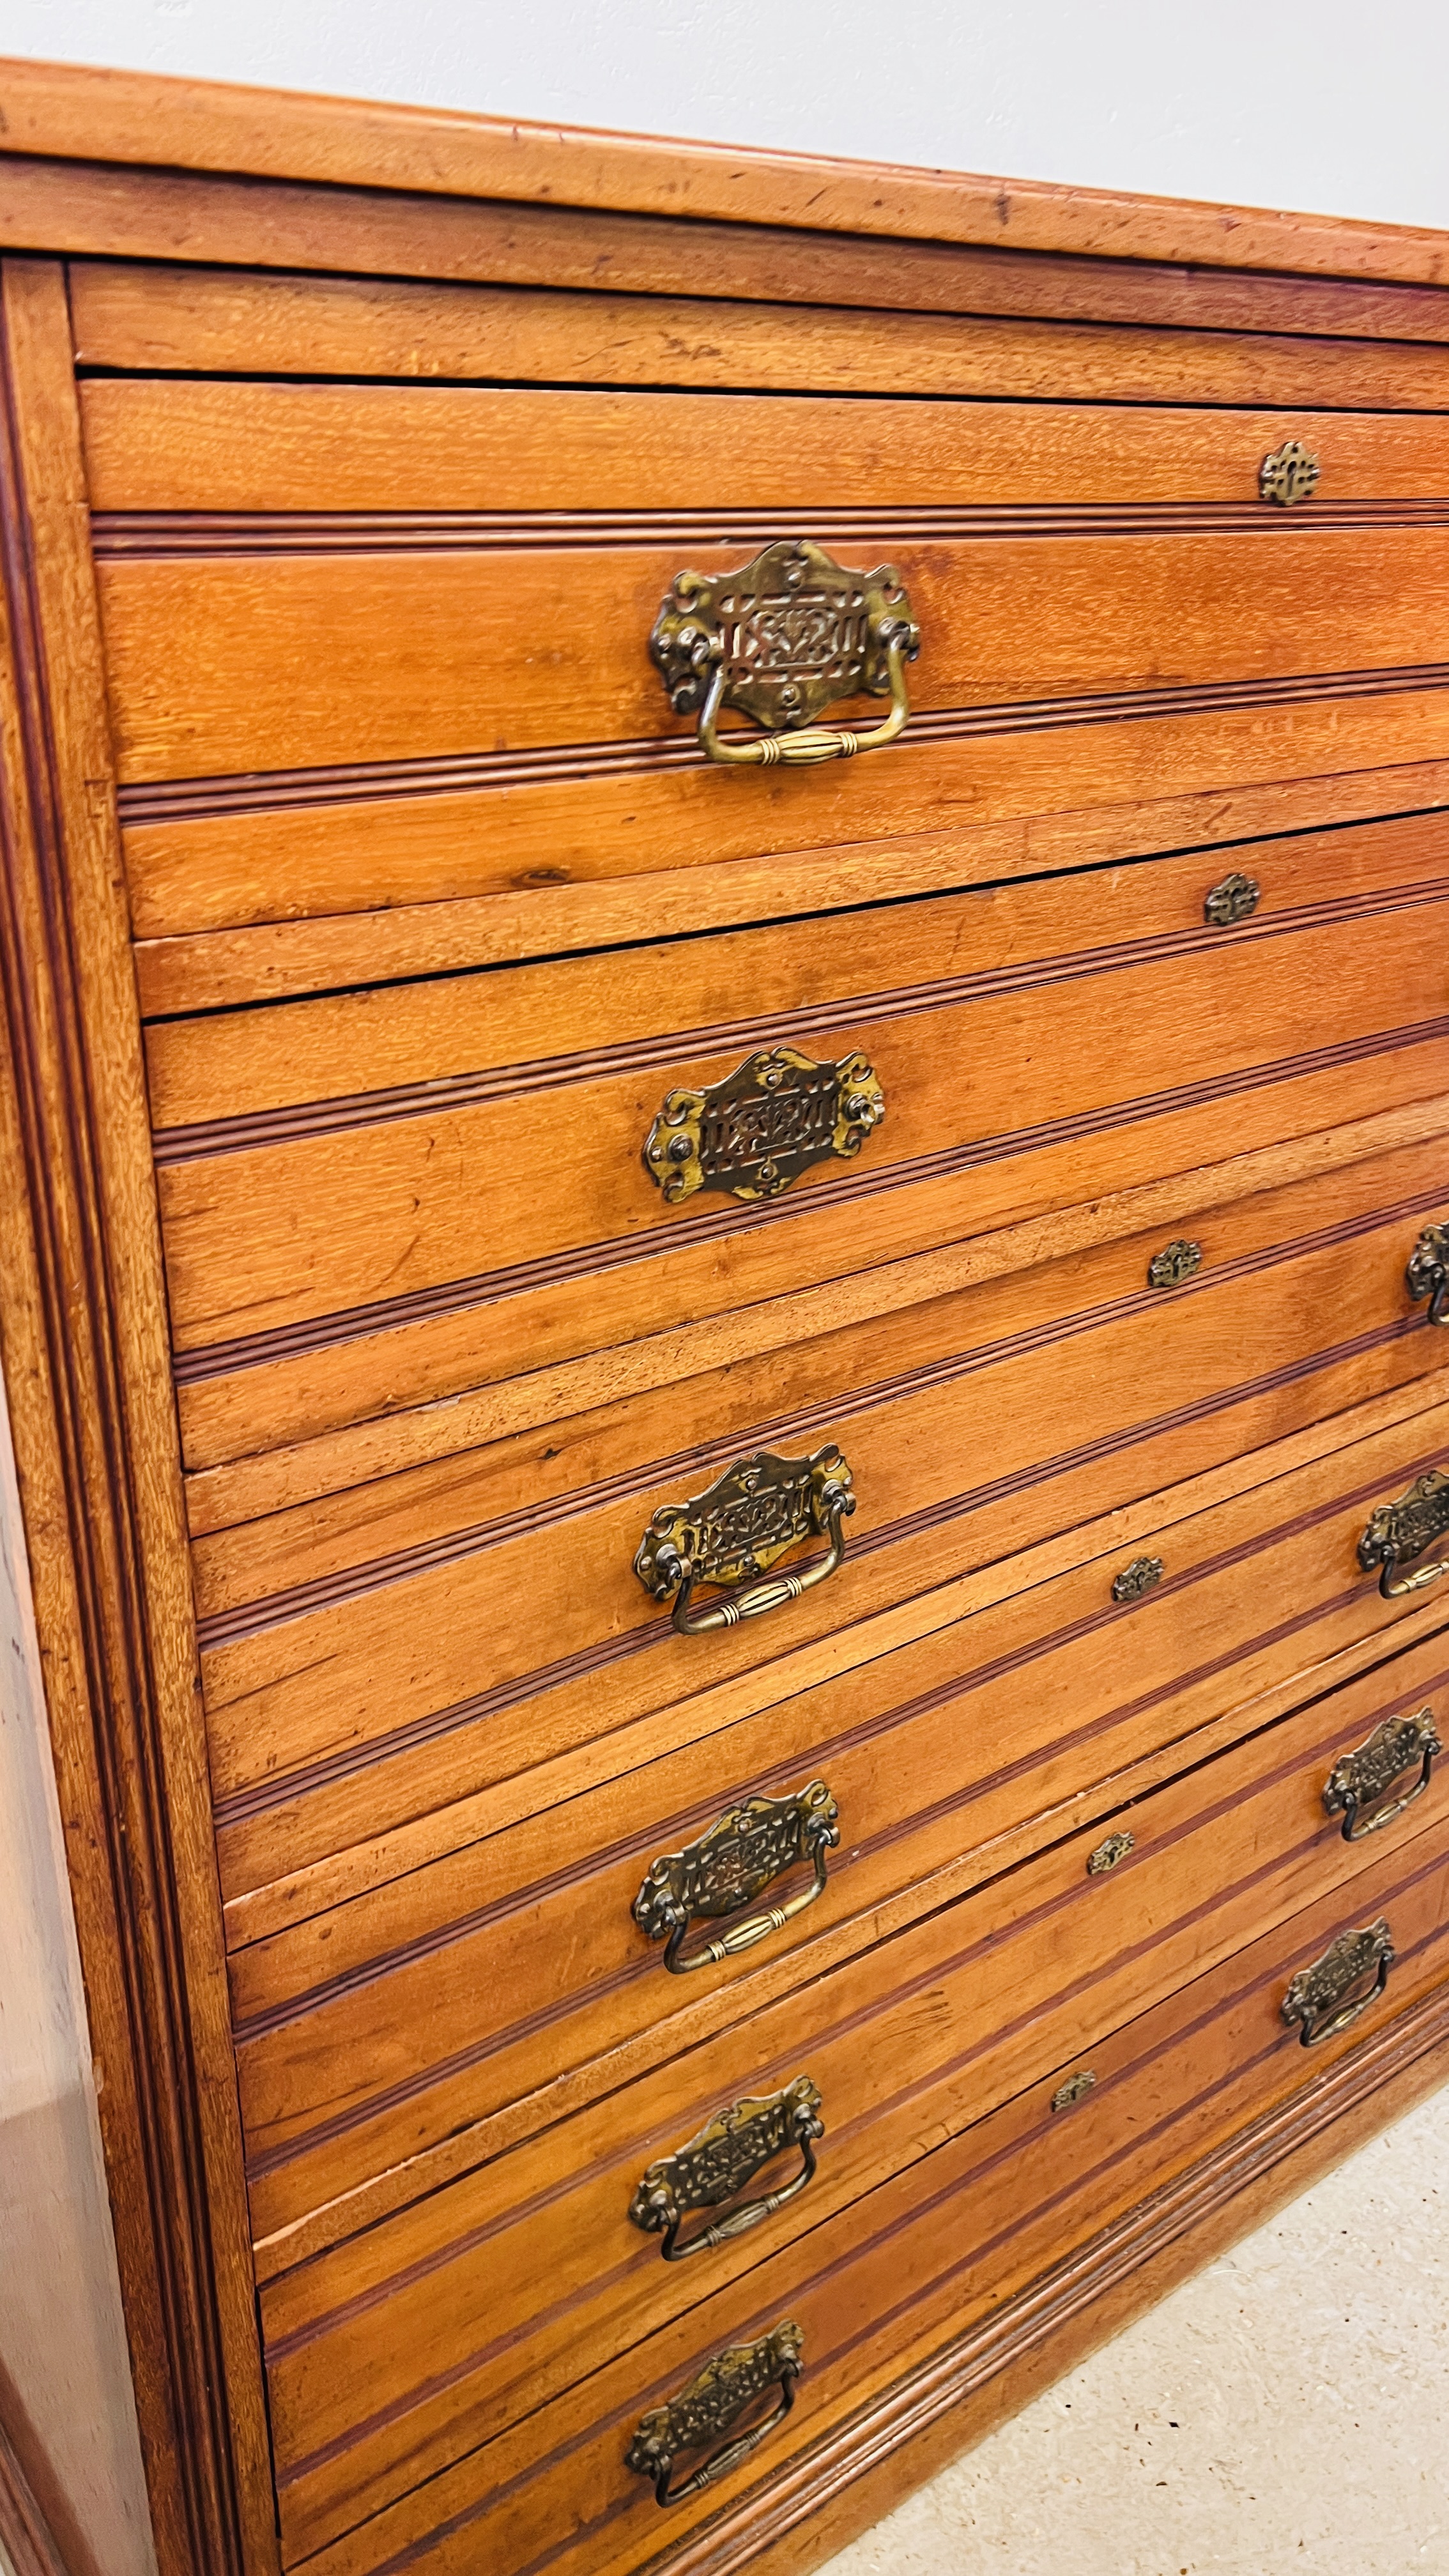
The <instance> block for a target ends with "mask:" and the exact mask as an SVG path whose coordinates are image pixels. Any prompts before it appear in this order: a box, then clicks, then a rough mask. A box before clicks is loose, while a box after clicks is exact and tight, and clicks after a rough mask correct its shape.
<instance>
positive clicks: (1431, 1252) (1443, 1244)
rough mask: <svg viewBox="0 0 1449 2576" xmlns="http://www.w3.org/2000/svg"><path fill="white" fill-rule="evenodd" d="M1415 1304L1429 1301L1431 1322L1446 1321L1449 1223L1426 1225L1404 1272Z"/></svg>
mask: <svg viewBox="0 0 1449 2576" xmlns="http://www.w3.org/2000/svg"><path fill="white" fill-rule="evenodd" d="M1404 1285H1405V1287H1406V1288H1407V1289H1408V1292H1409V1295H1410V1296H1411V1297H1412V1298H1413V1300H1414V1303H1415V1305H1416V1306H1421V1305H1422V1304H1423V1302H1424V1299H1425V1298H1426V1297H1427V1298H1428V1300H1429V1321H1430V1323H1431V1324H1449V1225H1426V1226H1425V1228H1424V1231H1423V1233H1422V1234H1421V1235H1420V1237H1419V1240H1418V1242H1417V1243H1416V1244H1415V1246H1414V1249H1413V1251H1412V1252H1411V1253H1410V1255H1409V1266H1408V1268H1407V1269H1406V1271H1405V1272H1404Z"/></svg>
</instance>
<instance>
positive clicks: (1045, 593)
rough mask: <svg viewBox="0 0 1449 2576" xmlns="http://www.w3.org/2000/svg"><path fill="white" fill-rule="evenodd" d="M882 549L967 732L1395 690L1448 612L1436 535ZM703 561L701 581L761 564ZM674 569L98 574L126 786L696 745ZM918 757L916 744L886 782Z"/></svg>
mask: <svg viewBox="0 0 1449 2576" xmlns="http://www.w3.org/2000/svg"><path fill="white" fill-rule="evenodd" d="M1446 367H1449V352H1446ZM1446 398H1449V380H1446ZM877 548H878V551H879V552H880V553H886V552H888V553H889V555H890V557H891V560H892V561H893V562H894V563H895V564H897V565H898V567H899V571H900V575H901V578H902V580H903V581H904V582H905V583H906V584H907V585H908V587H909V590H910V594H911V600H912V606H913V608H914V610H915V612H916V614H917V616H918V618H919V620H920V624H921V630H922V639H923V640H922V647H921V658H920V660H919V662H918V663H917V664H916V665H915V667H914V670H913V673H912V683H911V685H912V703H913V705H914V706H915V707H916V708H917V709H918V710H919V711H920V714H921V715H922V716H936V715H939V716H940V717H941V718H942V719H943V720H944V721H945V722H946V724H947V726H948V729H949V726H950V725H951V724H953V723H954V722H955V721H956V720H957V719H958V717H965V716H967V715H969V713H970V711H971V710H972V709H974V708H990V709H993V710H998V711H999V710H1005V709H1008V708H1015V709H1017V710H1019V711H1021V710H1024V709H1025V708H1026V707H1027V705H1028V704H1029V703H1030V702H1034V701H1036V700H1039V699H1047V700H1052V701H1077V702H1080V701H1081V700H1083V699H1091V698H1094V697H1097V696H1102V695H1106V696H1109V697H1117V698H1120V699H1122V700H1123V701H1124V703H1123V704H1122V705H1121V706H1120V708H1119V709H1118V710H1117V712H1120V713H1121V714H1123V715H1130V714H1131V713H1132V712H1133V708H1132V704H1131V700H1132V698H1133V695H1134V694H1135V693H1137V692H1152V691H1155V690H1160V689H1161V687H1162V684H1163V683H1164V681H1166V682H1168V683H1170V684H1171V686H1172V687H1174V688H1177V689H1180V690H1186V691H1191V690H1194V689H1202V688H1214V687H1224V686H1228V685H1230V684H1237V685H1243V684H1249V685H1259V684H1263V683H1267V682H1278V681H1283V680H1286V679H1288V678H1290V677H1297V676H1299V675H1301V674H1303V673H1304V672H1305V670H1307V671H1308V672H1310V673H1311V672H1317V673H1321V674H1328V675H1332V674H1335V673H1349V674H1353V673H1362V672H1373V671H1382V672H1384V673H1386V674H1402V673H1403V672H1405V671H1408V670H1410V669H1412V668H1416V667H1419V666H1420V665H1421V664H1422V663H1423V657H1424V645H1425V639H1426V637H1427V636H1432V634H1433V633H1434V631H1435V625H1436V620H1442V618H1443V616H1444V614H1445V612H1446V608H1449V530H1446V529H1445V528H1444V527H1442V526H1439V525H1437V524H1429V525H1423V526H1418V525H1416V526H1412V527H1392V526H1374V527H1372V528H1338V527H1334V526H1333V525H1332V524H1330V523H1327V522H1318V523H1314V522H1312V521H1311V519H1310V520H1309V521H1308V522H1307V523H1303V524H1300V522H1299V519H1298V518H1297V517H1295V516H1287V515H1285V516H1283V517H1282V518H1281V519H1280V520H1275V521H1274V522H1272V523H1268V522H1266V519H1265V523H1264V524H1261V525H1259V524H1257V523H1255V524H1254V526H1253V527H1252V529H1251V530H1247V529H1245V530H1242V531H1237V532H1232V533H1228V532H1220V533H1214V534H1200V535H1188V534H1182V535H1177V534H1168V533H1165V532H1164V533H1161V534H1155V535H1146V536H1115V535H1101V536H1090V537H1068V536H1063V537H1054V536H1047V535H1042V536H1033V537H1019V536H1002V537H995V538H982V539H980V540H974V541H973V540H970V539H961V540H957V539H953V538H951V537H949V536H946V535H943V536H942V537H941V538H940V539H939V540H936V541H933V542H931V543H929V544H922V543H920V542H919V541H918V540H916V539H914V538H912V537H910V535H909V533H908V534H907V538H906V542H904V543H902V542H899V538H898V534H896V533H893V532H892V530H891V527H890V525H889V523H886V524H884V525H883V526H882V528H881V531H880V535H879V537H878V539H877ZM688 557H689V559H690V560H692V561H694V562H695V563H696V564H697V566H698V568H699V569H701V570H702V571H704V572H706V573H707V572H709V571H711V570H715V569H724V568H726V567H727V566H728V565H729V564H730V563H732V562H736V563H737V562H738V561H739V560H740V559H741V549H740V548H739V547H735V546H710V545H702V546H693V545H692V546H690V547H689V549H688ZM679 564H680V546H679V543H678V542H677V541H676V542H675V543H674V544H673V545H660V544H658V543H649V542H642V541H641V542H635V543H624V544H620V545H615V546H610V545H597V544H592V545H591V544H579V545H576V546H574V547H566V548H562V549H540V548H537V547H529V546H526V545H520V546H516V547H514V546H510V547H505V548H497V549H494V548H488V547H481V548H478V549H476V550H468V549H459V548H457V547H453V546H441V547H438V548H437V549H436V550H432V551H429V550H427V549H425V548H422V547H419V546H417V545H416V543H414V545H413V546H412V547H411V548H410V550H408V551H401V550H398V551H393V550H383V551H366V550H363V549H361V548H359V550H358V551H357V552H355V553H343V552H337V553H333V552H325V551H319V552H307V551H304V550H299V551H295V552H294V551H292V550H291V549H290V548H286V549H282V548H278V550H277V551H275V552H268V553H265V554H263V553H249V552H238V553H236V554H231V553H227V552H223V551H221V550H220V549H219V550H218V551H217V552H216V553H215V554H214V555H212V556H209V557H206V558H195V559H193V558H169V557H158V556H152V557H151V558H149V559H147V560H141V559H140V558H138V557H135V556H128V557H126V558H125V559H124V560H119V559H112V558H102V560H101V561H100V563H99V565H98V578H99V583H100V599H101V612H102V621H103V627H104V632H105V642H106V655H107V670H108V675H109V682H110V694H111V706H112V717H113V725H114V729H115V735H116V760H117V772H118V775H119V776H120V777H121V778H122V779H123V780H130V781H140V780H157V781H164V780H169V779H190V778H197V777H200V776H202V775H217V774H220V775H229V774H233V773H238V772H242V771H248V772H255V771H264V770H265V771H275V770H285V769H292V768H298V767H316V766H321V765H334V766H336V765H345V764H347V763H349V762H358V761H368V762H371V763H377V762H383V761H410V760H416V759H433V760H435V759H439V758H444V757H455V756H458V755H460V754H462V755H472V754H476V753H478V752H480V751H488V752H493V753H499V752H503V751H512V752H515V753H523V752H529V751H534V750H537V749H541V748H543V747H545V746H553V745H566V744H580V745H584V744H587V745H590V746H601V745H605V744H609V743H614V742H618V743H625V744H628V745H630V746H635V745H658V744H668V743H671V742H675V741H680V742H684V741H687V738H688V735H689V731H690V728H689V727H688V726H685V725H681V722H680V719H679V718H678V717H676V716H675V715H673V714H672V712H671V710H670V708H669V705H668V702H667V700H666V698H665V695H664V691H663V688H662V686H661V683H660V680H659V675H658V673H657V672H656V671H655V670H654V669H653V667H652V666H651V663H650V660H649V656H648V653H647V650H646V649H645V648H646V645H647V640H648V636H649V632H650V628H651V626H652V625H653V622H654V618H655V615H656V613H657V611H658V607H659V603H660V600H661V598H662V597H663V595H664V593H665V591H666V590H667V588H668V586H669V584H670V582H671V580H672V579H673V576H674V574H675V572H676V571H677V570H678V569H679ZM561 601H566V602H567V608H566V611H565V613H564V614H563V615H560V603H561ZM1432 667H1433V668H1434V669H1435V670H1437V668H1438V666H1437V664H1436V665H1433V666H1432ZM1441 676H1442V675H1441ZM1077 711H1078V712H1079V713H1080V712H1085V710H1082V709H1081V708H1080V706H1078V710H1077ZM1183 712H1191V707H1190V705H1185V706H1184V708H1183ZM998 721H999V717H998ZM911 750H912V745H911V740H910V736H909V734H908V735H907V737H906V740H905V742H904V744H903V745H902V746H901V747H900V748H898V749H897V750H895V751H894V752H893V753H892V755H891V761H890V763H889V764H886V766H887V767H888V768H889V767H899V766H900V765H901V764H903V763H904V762H905V761H907V760H909V758H910V756H911ZM881 766H882V764H881V762H879V761H877V762H876V764H875V768H876V769H877V770H878V769H879V768H880V767H881ZM868 769H869V764H867V770H868ZM732 783H734V784H735V785H737V786H738V785H740V784H741V783H743V786H744V788H745V790H746V791H748V789H749V787H750V786H752V785H754V784H755V783H756V782H755V781H754V780H753V778H751V777H746V778H745V779H744V780H743V782H741V781H739V780H736V781H735V782H732ZM856 810H857V809H856V806H855V804H854V802H853V800H852V799H851V797H850V794H849V792H848V789H847V790H846V791H845V792H844V793H843V794H842V795H841V796H840V800H839V802H838V804H837V809H836V813H835V816H834V818H833V819H834V821H835V824H836V827H837V828H838V829H839V830H840V831H841V833H842V836H843V837H845V836H848V834H849V832H850V831H851V830H852V829H853V830H855V831H856V832H859V831H861V830H867V829H871V828H878V827H877V826H874V825H873V824H872V823H871V822H870V821H869V820H867V819H862V820H859V821H857V820H856ZM865 813H866V815H867V816H868V815H869V805H867V807H866V809H865Z"/></svg>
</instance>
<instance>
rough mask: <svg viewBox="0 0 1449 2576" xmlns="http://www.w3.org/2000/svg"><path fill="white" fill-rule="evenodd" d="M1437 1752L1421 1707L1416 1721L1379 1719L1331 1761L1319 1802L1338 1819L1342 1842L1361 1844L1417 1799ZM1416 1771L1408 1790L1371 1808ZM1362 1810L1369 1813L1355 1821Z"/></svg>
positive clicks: (1434, 1733)
mask: <svg viewBox="0 0 1449 2576" xmlns="http://www.w3.org/2000/svg"><path fill="white" fill-rule="evenodd" d="M1443 1750H1444V1748H1443V1746H1442V1744H1441V1743H1440V1741H1439V1732H1438V1728H1437V1727H1436V1726H1435V1723H1434V1712H1433V1710H1432V1709H1431V1708H1421V1709H1420V1711H1419V1713H1418V1715H1417V1717H1386V1718H1384V1719H1383V1720H1382V1722H1381V1724H1379V1725H1378V1726H1376V1727H1375V1728H1374V1731H1373V1733H1372V1735H1371V1736H1370V1737H1369V1738H1368V1740H1367V1742H1366V1743H1364V1744H1361V1745H1360V1746H1359V1747H1358V1749H1357V1751H1356V1752H1354V1753H1345V1754H1344V1755H1343V1757H1342V1759H1341V1761H1338V1762H1335V1764H1334V1766H1333V1769H1332V1770H1331V1771H1330V1773H1329V1775H1328V1778H1327V1780H1326V1781H1325V1783H1324V1789H1323V1803H1324V1806H1325V1808H1326V1809H1327V1811H1328V1813H1329V1815H1330V1816H1342V1818H1343V1820H1344V1821H1343V1839H1344V1841H1345V1842H1346V1843H1357V1842H1362V1841H1363V1840H1364V1839H1365V1837H1366V1836H1367V1835H1369V1834H1376V1833H1378V1832H1379V1831H1380V1830H1381V1829H1382V1827H1383V1826H1385V1825H1391V1824H1392V1823H1393V1821H1394V1818H1395V1817H1396V1816H1401V1815H1402V1814H1403V1812H1404V1809H1405V1808H1406V1807H1411V1806H1412V1805H1413V1803H1414V1800H1415V1799H1416V1798H1421V1797H1422V1796H1423V1794H1424V1791H1425V1790H1426V1789H1427V1788H1428V1786H1429V1780H1430V1776H1431V1774H1432V1771H1433V1767H1434V1758H1435V1755H1436V1754H1439V1753H1442V1752H1443ZM1416 1767H1417V1769H1418V1773H1419V1776H1418V1779H1417V1780H1416V1781H1415V1782H1414V1785H1413V1787H1412V1788H1410V1789H1406V1790H1405V1791H1404V1793H1403V1796H1402V1797H1399V1798H1395V1799H1393V1800H1392V1801H1391V1802H1390V1803H1389V1804H1388V1805H1387V1806H1381V1807H1376V1806H1375V1803H1374V1802H1375V1801H1376V1800H1377V1799H1379V1798H1382V1797H1383V1795H1384V1792H1385V1790H1387V1789H1391V1788H1392V1787H1393V1786H1394V1783H1395V1781H1397V1780H1402V1779H1403V1778H1404V1777H1405V1775H1406V1774H1407V1773H1408V1772H1410V1771H1413V1770H1414V1769H1415V1768H1416ZM1365 1807H1371V1808H1373V1809H1374V1812H1373V1813H1372V1814H1371V1815H1368V1816H1365V1817H1364V1818H1363V1821H1362V1822H1361V1823H1360V1822H1359V1818H1360V1815H1361V1813H1362V1810H1363V1809H1364V1808H1365Z"/></svg>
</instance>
